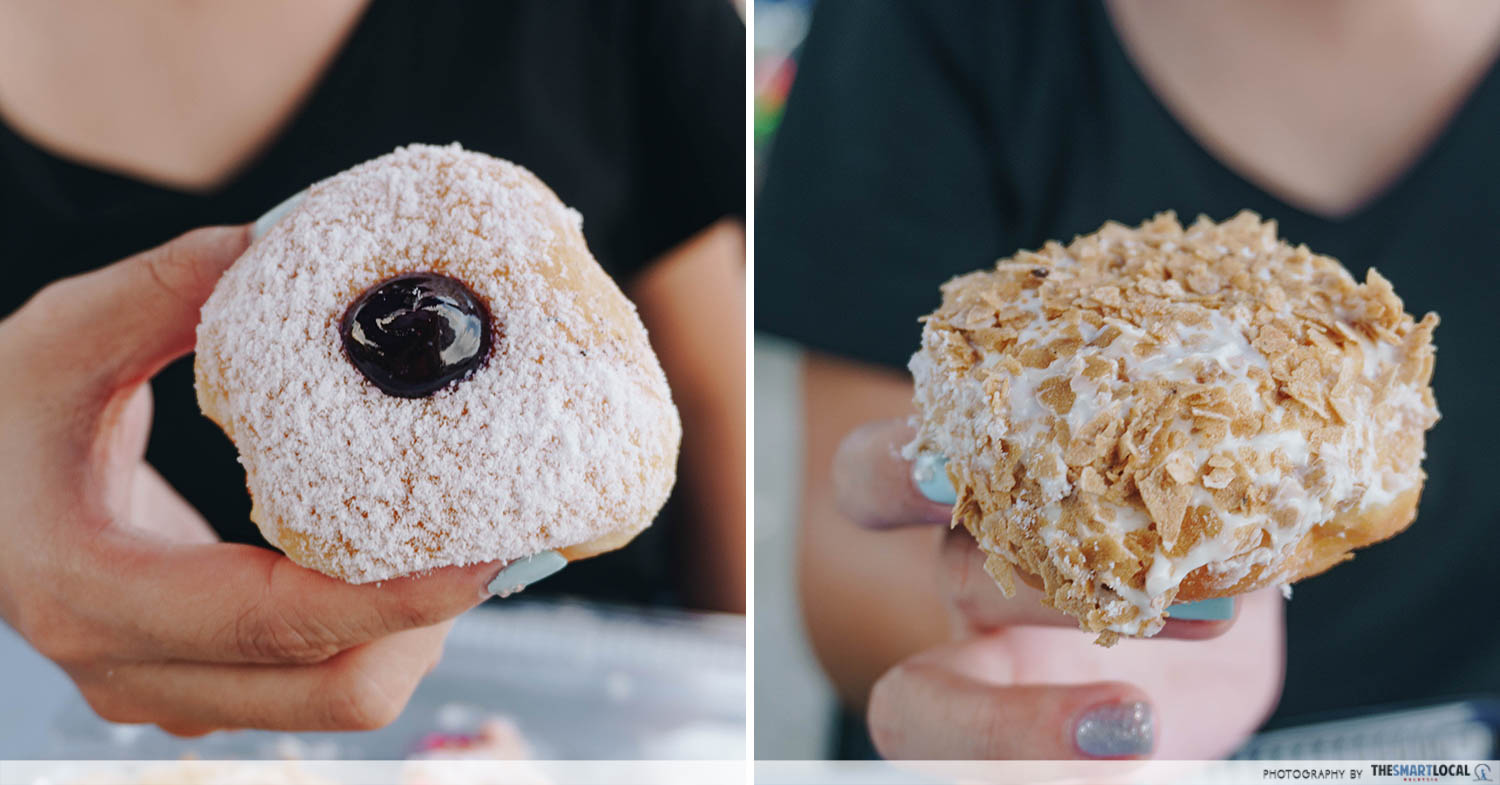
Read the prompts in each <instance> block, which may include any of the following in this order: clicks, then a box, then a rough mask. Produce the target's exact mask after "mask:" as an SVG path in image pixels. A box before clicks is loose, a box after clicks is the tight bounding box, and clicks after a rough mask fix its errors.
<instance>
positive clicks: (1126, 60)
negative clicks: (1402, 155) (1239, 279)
mask: <svg viewBox="0 0 1500 785" xmlns="http://www.w3.org/2000/svg"><path fill="white" fill-rule="evenodd" d="M1096 10H1097V11H1098V14H1097V20H1096V21H1097V23H1098V26H1099V28H1100V29H1099V30H1098V31H1097V33H1098V34H1099V37H1100V38H1101V39H1103V40H1104V42H1105V46H1106V48H1107V50H1108V51H1107V53H1106V56H1107V57H1109V58H1111V59H1113V60H1114V65H1115V66H1116V67H1118V68H1119V70H1120V71H1121V73H1123V74H1124V75H1125V78H1126V79H1127V80H1128V82H1129V84H1130V86H1131V88H1132V89H1135V90H1138V91H1139V92H1140V93H1141V94H1142V95H1143V96H1144V98H1145V100H1146V102H1147V105H1149V106H1150V107H1151V111H1152V112H1154V113H1156V114H1157V115H1158V116H1159V117H1160V119H1161V120H1162V122H1163V123H1164V125H1166V126H1167V127H1168V128H1170V129H1171V133H1172V134H1174V135H1176V136H1177V137H1178V138H1179V139H1180V140H1181V141H1182V142H1183V143H1184V144H1185V145H1186V146H1187V148H1188V149H1190V150H1192V151H1193V152H1192V154H1193V155H1195V156H1197V157H1199V158H1201V159H1203V160H1204V161H1205V162H1206V163H1207V164H1208V165H1209V166H1210V167H1211V168H1213V169H1214V170H1216V171H1218V172H1219V173H1220V174H1221V175H1222V176H1224V177H1226V178H1228V179H1230V180H1232V181H1233V182H1234V183H1236V184H1237V186H1238V187H1240V188H1242V189H1245V190H1248V191H1250V192H1251V193H1253V194H1255V195H1257V196H1259V197H1260V198H1261V199H1264V200H1267V201H1268V202H1269V203H1271V204H1273V205H1275V206H1276V208H1277V209H1278V210H1280V211H1283V213H1290V214H1294V215H1296V216H1298V217H1299V218H1300V219H1303V220H1307V221H1317V222H1321V223H1324V224H1328V225H1334V226H1349V225H1353V224H1356V223H1360V222H1363V221H1367V220H1370V219H1371V218H1372V216H1378V215H1380V214H1381V213H1383V212H1386V210H1387V209H1388V206H1389V205H1391V204H1399V203H1400V202H1402V201H1403V200H1402V198H1401V197H1402V196H1403V194H1405V192H1406V191H1408V190H1410V189H1411V188H1412V187H1413V184H1414V183H1415V182H1416V181H1418V180H1420V179H1421V177H1422V175H1424V174H1425V173H1426V172H1427V171H1428V170H1429V169H1431V168H1432V167H1433V166H1435V165H1436V163H1437V160H1438V159H1440V158H1442V157H1443V155H1444V153H1446V151H1447V150H1448V148H1450V147H1451V146H1452V144H1453V137H1454V136H1456V135H1457V134H1458V133H1459V131H1460V130H1461V129H1462V128H1464V127H1465V126H1467V125H1468V123H1469V121H1470V119H1471V116H1472V115H1473V114H1474V113H1475V112H1477V111H1478V106H1479V105H1480V104H1481V103H1483V101H1484V100H1485V98H1486V96H1487V95H1488V94H1489V93H1490V92H1491V91H1493V90H1495V89H1497V88H1500V48H1497V51H1496V52H1494V53H1492V54H1491V55H1490V61H1489V63H1488V65H1486V66H1485V68H1484V71H1483V72H1482V73H1481V74H1480V76H1479V78H1478V79H1477V80H1475V82H1474V84H1473V85H1472V86H1470V87H1469V89H1468V91H1467V93H1465V95H1464V96H1463V98H1462V99H1461V100H1460V101H1459V103H1458V104H1457V106H1456V107H1455V108H1454V110H1453V111H1452V112H1450V113H1449V115H1448V117H1447V119H1446V120H1444V121H1443V124H1442V126H1441V128H1440V129H1439V130H1438V132H1437V133H1436V134H1435V135H1433V137H1432V138H1431V139H1430V140H1428V141H1427V142H1426V143H1425V144H1424V145H1423V146H1422V149H1421V150H1420V151H1418V153H1417V154H1416V156H1414V157H1413V158H1412V159H1411V160H1410V162H1408V163H1407V165H1406V166H1404V167H1403V168H1402V169H1401V170H1400V171H1399V172H1397V173H1396V175H1395V176H1393V177H1391V178H1390V179H1389V180H1388V181H1387V182H1386V183H1385V184H1384V185H1382V186H1380V187H1379V188H1377V189H1376V190H1375V191H1373V192H1372V193H1371V194H1369V195H1368V196H1366V197H1365V198H1364V199H1363V200H1361V201H1359V202H1357V203H1356V204H1355V206H1354V207H1353V208H1351V209H1350V210H1348V211H1346V212H1343V213H1339V214H1328V213H1322V212H1318V211H1316V210H1313V209H1310V208H1307V207H1303V206H1301V205H1298V204H1296V203H1294V202H1292V201H1289V200H1288V199H1287V198H1286V197H1284V196H1283V195H1281V194H1280V193H1278V192H1276V191H1273V190H1271V189H1270V188H1268V187H1266V186H1264V185H1261V184H1260V183H1258V182H1256V181H1255V180H1253V179H1251V178H1250V177H1249V176H1247V175H1245V174H1243V173H1242V172H1240V171H1239V170H1238V169H1236V168H1235V167H1234V166H1232V165H1230V164H1229V163H1227V162H1225V161H1224V160H1222V159H1221V158H1219V156H1218V155H1216V154H1215V153H1214V152H1213V151H1212V150H1210V149H1208V147H1207V146H1205V144H1204V143H1203V141H1202V140H1201V139H1199V137H1198V135H1197V134H1195V133H1193V132H1192V130H1190V129H1189V128H1188V127H1187V125H1186V124H1185V123H1184V122H1183V121H1182V120H1181V119H1180V118H1179V117H1178V116H1177V115H1176V114H1175V113H1174V112H1173V111H1172V109H1171V108H1170V107H1169V106H1167V104H1166V102H1165V101H1163V100H1162V98H1161V96H1160V95H1158V94H1157V92H1156V90H1155V89H1154V88H1153V87H1152V86H1151V83H1150V82H1149V81H1147V79H1146V76H1145V74H1144V73H1142V72H1141V70H1140V68H1139V67H1138V66H1137V65H1136V63H1135V60H1134V59H1133V58H1131V56H1130V52H1129V51H1128V50H1127V49H1126V48H1125V42H1124V40H1122V39H1121V37H1120V34H1119V30H1118V29H1117V28H1116V27H1115V23H1114V18H1113V16H1112V15H1111V14H1110V11H1109V8H1108V4H1107V2H1106V0H1096Z"/></svg>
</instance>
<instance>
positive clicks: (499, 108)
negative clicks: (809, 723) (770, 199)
mask: <svg viewBox="0 0 1500 785" xmlns="http://www.w3.org/2000/svg"><path fill="white" fill-rule="evenodd" d="M744 46H745V32H744V26H743V24H742V23H741V22H740V20H739V17H738V16H737V15H736V14H735V12H734V10H733V8H732V7H731V6H730V4H729V3H728V2H727V1H726V2H715V1H714V0H680V1H679V0H655V1H653V2H637V1H636V0H614V1H610V2H605V1H602V0H571V1H570V0H548V1H547V2H539V3H415V2H405V3H403V2H380V1H378V2H375V3H373V4H372V5H371V6H370V8H369V9H368V10H367V11H366V12H365V14H364V16H363V17H362V18H361V20H360V21H359V23H358V25H357V26H356V28H355V29H354V31H353V33H352V34H351V35H350V37H349V39H348V40H347V42H346V43H345V45H344V47H343V49H342V50H341V52H340V53H339V55H338V56H337V58H336V59H335V61H334V62H333V63H332V65H331V66H330V67H329V68H328V69H327V71H326V72H325V73H324V75H323V76H322V78H321V80H320V82H319V83H318V85H317V87H316V88H315V89H314V92H313V93H312V94H311V96H310V98H308V99H307V101H306V103H305V105H304V106H303V107H302V108H301V110H300V111H299V112H298V113H297V114H296V116H295V117H294V118H293V119H292V121H291V122H290V124H289V125H287V126H286V127H285V128H284V129H283V131H282V132H281V133H280V135H279V136H278V137H277V139H276V140H275V141H274V142H273V143H272V144H271V145H270V146H269V147H268V148H267V149H265V150H264V151H263V152H262V153H261V154H260V155H259V156H258V158H257V160H255V161H254V162H253V163H252V164H251V165H250V166H248V167H247V168H246V169H245V170H244V171H243V172H242V173H240V174H239V175H237V176H236V177H234V178H233V179H232V180H231V181H230V182H228V183H227V184H225V185H223V186H221V187H219V188H216V189H213V190H212V191H211V192H208V193H201V194H200V193H188V192H184V191H180V190H176V189H172V188H166V187H159V186H156V185H152V184H150V183H146V182H142V181H140V180H137V179H134V178H131V177H126V176H120V175H117V174H112V173H109V172H105V171H101V170H99V169H96V168H93V167H89V166H83V165H79V164H77V163H74V162H70V161H67V160H64V159H62V158H60V157H57V156H54V155H51V154H49V153H48V152H46V151H45V150H43V149H41V148H39V147H38V146H36V145H35V144H32V143H31V142H29V141H28V140H26V139H23V138H21V137H19V136H18V135H16V134H15V132H14V131H13V130H11V129H9V128H7V127H5V125H4V124H3V123H0V208H3V209H0V236H3V237H4V238H5V246H6V250H5V252H4V253H3V255H0V260H3V264H4V270H5V274H6V286H4V287H3V288H0V314H8V313H10V312H11V311H12V310H14V309H15V308H16V307H17V306H19V305H21V303H22V302H24V301H25V300H26V298H27V297H29V296H30V295H31V294H32V293H33V292H35V291H36V290H37V289H38V288H40V287H42V286H44V285H45V284H47V283H48V282H50V281H53V280H56V279H58V278H61V277H63V276H67V275H71V274H74V273H79V272H83V271H85V270H89V269H91V268H94V267H98V266H100V265H103V264H107V263H109V262H112V261H114V260H116V259H120V258H122V257H124V256H128V255H130V254H132V253H134V252H136V251H140V250H142V249H145V248H148V247H151V246H154V245H157V244H159V243H162V242H164V241H166V240H168V239H170V238H172V237H174V236H176V235H177V234H180V233H182V232H184V231H186V230H188V229H191V228H193V227H196V226H202V225H205V224H216V223H242V222H247V221H252V220H254V219H255V218H256V217H257V216H259V215H260V214H261V213H262V212H264V211H265V210H267V209H269V208H270V207H271V206H272V205H274V204H276V203H277V202H279V201H280V200H281V199H283V198H284V197H286V196H288V195H290V194H292V193H294V192H296V191H298V190H300V189H301V188H303V187H304V186H306V185H309V184H311V183H312V182H314V181H316V180H319V179H322V178H324V177H327V176H329V175H332V174H335V173H337V172H339V171H341V170H343V169H346V168H348V167H350V166H352V165H354V164H357V163H359V162H361V161H364V160H366V159H369V158H373V157H375V156H378V155H382V154H384V153H388V152H390V151H391V150H393V149H394V148H396V147H397V146H399V145H402V144H406V143H409V142H430V143H439V144H445V143H447V142H452V141H457V142H460V143H462V144H463V145H464V146H465V147H466V148H469V149H472V150H478V151H481V152H486V153H490V154H493V155H498V156H501V157H504V158H508V159H511V160H513V161H516V162H517V163H520V164H522V165H524V166H526V167H527V168H529V169H531V170H532V171H533V172H535V173H536V174H537V175H538V176H540V177H541V178H542V179H543V180H545V181H546V182H547V183H548V185H550V186H551V187H552V189H553V190H554V191H556V192H557V194H558V196H559V197H561V198H562V200H563V201H564V202H566V203H568V204H569V205H571V206H573V207H575V208H577V209H578V211H579V212H580V213H582V214H583V216H584V234H585V235H586V237H587V240H588V243H589V247H590V248H591V249H592V250H593V252H594V255H595V256H596V257H597V258H598V260H599V262H600V264H602V265H603V266H604V268H605V269H606V270H608V271H609V273H610V274H611V275H612V276H614V277H615V279H616V280H618V281H620V282H621V283H628V282H629V281H630V279H631V278H632V277H633V276H634V275H636V274H637V273H638V272H640V270H641V269H642V268H644V267H645V266H646V265H647V264H649V263H650V262H651V261H652V260H653V259H654V258H655V257H657V256H658V255H659V254H661V253H662V252H664V251H666V250H668V249H669V248H671V247H672V246H673V245H675V244H677V243H678V242H680V241H682V240H684V239H686V238H688V237H689V236H691V235H692V234H694V233H695V232H696V231H698V230H699V229H702V228H703V227H705V226H707V225H708V224H710V223H712V222H714V221H715V220H717V219H719V218H722V217H724V216H728V215H739V216H743V213H744V183H745V179H744V178H745V175H744V172H745V158H744V123H745V110H744V100H743V95H744V74H745V70H744ZM152 388H153V392H154V394H155V398H156V414H155V421H154V424H153V427H152V433H151V440H150V444H149V447H148V449H147V458H148V459H149V460H150V462H151V463H152V464H153V465H154V466H155V467H156V468H157V469H158V470H159V471H160V472H161V474H162V475H163V476H165V477H166V479H167V480H168V481H169V482H170V483H171V484H172V485H173V486H175V487H176V488H177V489H178V490H179V491H181V492H182V494H183V496H184V497H186V498H187V500H188V501H189V502H191V503H192V504H193V505H194V506H195V507H197V508H198V509H199V510H200V511H201V512H202V513H203V514H204V516H205V517H206V518H207V519H208V520H209V521H210V522H211V523H212V524H213V525H214V526H215V527H217V528H218V529H219V530H220V532H221V534H222V535H224V536H225V538H226V539H231V540H236V541H240V542H259V543H263V540H261V539H260V537H259V534H258V533H257V532H256V531H255V528H254V526H253V525H252V524H250V522H249V511H250V500H249V496H248V494H247V493H246V490H245V475H244V470H243V469H242V468H241V467H240V466H239V465H238V464H237V463H236V462H235V450H234V447H233V445H232V444H231V443H230V442H229V440H228V439H227V438H225V436H224V435H223V434H222V433H220V432H219V430H218V428H217V427H216V426H214V425H213V423H211V422H209V421H208V419H206V418H204V417H203V416H202V415H201V414H199V412H198V407H197V404H196V403H195V401H194V398H193V375H192V363H191V359H184V360H181V361H179V362H176V363H174V364H172V365H171V366H169V367H168V368H167V369H166V370H164V371H163V372H162V373H161V374H160V375H159V376H158V377H157V378H156V379H155V381H154V382H153V384H152ZM677 507H678V506H677V505H675V504H669V506H668V511H669V513H670V511H673V510H675V509H677ZM676 517H677V516H676V515H672V514H664V515H663V516H662V519H661V520H659V521H658V525H657V526H654V527H652V528H651V529H648V530H647V533H646V534H643V535H642V537H641V538H640V539H639V541H637V542H636V543H633V544H632V545H631V546H630V547H627V548H625V549H623V550H621V551H619V552H616V553H613V554H608V555H605V556H601V557H598V558H596V559H591V560H588V561H586V562H581V563H579V564H577V565H573V566H572V567H570V568H569V569H567V570H564V571H563V572H561V573H559V574H558V575H557V576H555V577H553V578H551V579H549V580H547V581H544V582H542V583H540V584H538V586H537V590H540V591H573V592H581V593H589V594H595V595H599V596H604V597H610V598H615V599H623V600H634V601H639V602H662V601H668V602H669V601H671V600H672V598H673V595H674V588H675V587H674V581H673V576H674V575H675V574H676V573H677V571H676V570H674V569H673V561H672V558H671V550H672V547H673V543H672V530H673V528H674V520H673V519H675V518H676Z"/></svg>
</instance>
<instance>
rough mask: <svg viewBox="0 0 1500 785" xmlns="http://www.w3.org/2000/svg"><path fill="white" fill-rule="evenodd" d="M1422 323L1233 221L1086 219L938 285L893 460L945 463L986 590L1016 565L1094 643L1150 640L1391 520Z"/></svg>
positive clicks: (1402, 491) (1424, 343) (1411, 501)
mask: <svg viewBox="0 0 1500 785" xmlns="http://www.w3.org/2000/svg"><path fill="white" fill-rule="evenodd" d="M1436 326H1437V316H1436V315H1435V314H1428V315H1427V316H1426V317H1424V318H1423V319H1422V320H1421V321H1420V322H1417V321H1415V320H1414V319H1413V318H1412V317H1411V316H1410V315H1408V314H1407V313H1405V311H1404V310H1403V307H1402V304H1401V301H1400V300H1399V299H1398V298H1397V297H1396V295H1395V293H1394V292H1393V291H1392V289H1391V285H1390V283H1389V282H1388V281H1386V279H1384V278H1382V277H1381V276H1380V274H1379V273H1377V272H1375V271H1374V270H1373V269H1372V270H1370V271H1369V273H1368V275H1367V277H1366V280H1365V283H1363V284H1358V283H1356V282H1355V281H1354V279H1353V278H1352V277H1351V276H1350V275H1349V273H1348V272H1347V271H1346V270H1345V269H1344V268H1343V267H1342V266H1340V265H1339V263H1338V262H1337V261H1335V260H1333V259H1331V258H1329V257H1326V256H1319V255H1317V254H1314V253H1312V252H1310V251H1309V250H1308V249H1307V248H1306V246H1298V247H1295V248H1294V247H1292V246H1290V245H1288V244H1286V243H1285V242H1282V241H1281V240H1280V239H1278V237H1277V234H1276V225H1275V223H1274V222H1270V221H1262V220H1261V219H1260V217H1259V216H1257V215H1255V214H1253V213H1250V212H1241V213H1240V214H1238V215H1236V216H1235V217H1234V218H1232V219H1230V220H1228V221H1225V222H1224V223H1222V224H1215V223H1213V222H1212V221H1210V220H1208V219H1207V218H1202V217H1200V218H1199V219H1198V221H1197V222H1196V223H1194V224H1193V225H1192V226H1190V227H1188V228H1186V229H1184V228H1183V227H1182V226H1181V225H1180V224H1178V222H1177V219H1176V216H1175V215H1172V214H1170V213H1166V214H1162V215H1158V216H1156V217H1155V218H1154V219H1152V220H1150V221H1147V222H1146V223H1144V224H1142V225H1141V226H1140V227H1138V228H1134V229H1132V228H1128V227H1125V226H1122V225H1120V224H1116V223H1108V224H1105V225H1104V226H1103V227H1102V228H1101V229H1100V230H1099V231H1097V232H1095V233H1094V234H1090V235H1087V236H1083V237H1079V238H1077V239H1076V240H1074V241H1073V243H1072V244H1070V245H1068V246H1063V245H1061V244H1059V243H1055V242H1053V243H1048V244H1047V245H1046V246H1044V247H1043V248H1042V249H1041V250H1039V251H1036V252H1030V251H1023V252H1020V253H1018V254H1016V255H1015V256H1014V257H1011V258H1009V259H1005V260H1002V261H1000V262H999V263H998V264H997V265H996V267H995V268H994V269H993V270H985V271H979V272H974V273H970V274H968V275H964V276H960V277H958V278H955V279H953V280H951V281H949V282H948V283H947V284H945V285H944V286H943V302H942V305H941V306H940V307H939V308H938V310H937V311H936V312H934V313H933V314H931V315H930V316H928V317H926V319H925V325H924V327H923V330H922V348H921V349H920V350H919V351H918V352H917V353H916V354H915V355H914V356H913V357H912V360H911V364H910V368H911V371H912V374H913V376H914V377H915V382H916V404H917V408H918V410H919V412H920V417H919V421H918V426H919V430H918V435H917V438H916V440H915V441H914V442H913V443H912V444H911V445H909V446H908V448H907V454H908V457H911V456H915V455H916V454H918V453H921V452H936V453H940V454H943V455H946V456H947V457H948V474H949V479H950V480H951V481H952V483H953V487H954V488H955V489H957V490H958V494H959V498H958V503H957V504H956V505H955V507H954V515H953V524H954V525H955V526H956V525H959V524H962V525H964V526H965V527H966V528H968V530H969V531H970V532H972V533H973V535H974V537H975V539H976V540H977V541H978V543H979V546H980V547H981V548H982V549H983V550H984V551H985V552H986V553H987V554H988V556H989V558H988V559H987V562H986V568H987V570H988V571H989V572H990V573H991V575H992V577H994V578H995V580H996V581H997V582H998V583H999V584H1000V586H1001V588H1002V589H1005V590H1006V591H1007V593H1009V591H1010V590H1011V589H1012V588H1013V586H1014V584H1013V583H1012V581H1013V575H1012V570H1013V569H1019V570H1020V572H1021V575H1022V577H1023V578H1026V579H1028V580H1038V579H1039V582H1040V583H1041V585H1042V588H1043V590H1044V592H1045V595H1046V602H1047V603H1048V604H1049V605H1052V606H1053V607H1055V608H1057V609H1059V610H1061V611H1063V612H1066V613H1068V614H1070V615H1072V616H1074V617H1076V618H1077V619H1078V620H1079V623H1080V626H1081V627H1082V628H1083V629H1086V630H1089V631H1092V632H1096V633H1099V642H1100V643H1101V644H1104V645H1110V644H1112V643H1114V642H1115V641H1116V640H1117V639H1118V638H1119V636H1121V635H1128V636H1149V635H1153V634H1155V633H1156V632H1157V631H1159V630H1160V629H1161V626H1162V624H1163V623H1164V621H1165V619H1164V616H1163V613H1164V611H1165V610H1166V608H1167V606H1169V605H1171V604H1172V603H1174V602H1189V601H1195V600H1200V599H1207V598H1210V597H1222V596H1230V595H1234V594H1239V593H1242V592H1245V591H1249V590H1252V589H1256V588H1260V587H1264V586H1271V585H1277V584H1283V585H1284V584H1289V583H1291V582H1292V581H1295V580H1298V579H1300V578H1303V577H1307V576H1310V575H1313V574H1316V573H1318V572H1322V571H1323V570H1325V569H1327V568H1329V567H1331V566H1333V565H1334V564H1337V563H1338V562H1340V561H1343V560H1345V559H1347V558H1350V556H1349V552H1350V551H1351V550H1352V549H1353V548H1356V547H1361V546H1364V545H1368V544H1370V543H1372V542H1376V541H1378V540H1381V539H1385V538H1387V537H1390V536H1393V535H1394V534H1396V533H1397V532H1399V531H1401V530H1402V529H1404V528H1405V527H1406V526H1407V525H1409V524H1410V522H1411V520H1412V519H1413V518H1414V517H1415V510H1416V500H1417V497H1418V495H1419V494H1420V491H1421V486H1422V482H1423V480H1424V479H1425V475H1424V474H1423V472H1422V469H1421V461H1422V458H1423V456H1424V453H1423V438H1424V432H1425V431H1426V430H1427V429H1428V428H1430V427H1432V425H1433V424H1434V423H1435V422H1436V421H1437V419H1438V412H1437V408H1436V404H1435V402H1434V400H1433V395H1432V390H1431V388H1430V387H1429V386H1428V384H1429V381H1430V379H1431V377H1432V367H1433V346H1432V332H1433V329H1434V328H1435V327H1436Z"/></svg>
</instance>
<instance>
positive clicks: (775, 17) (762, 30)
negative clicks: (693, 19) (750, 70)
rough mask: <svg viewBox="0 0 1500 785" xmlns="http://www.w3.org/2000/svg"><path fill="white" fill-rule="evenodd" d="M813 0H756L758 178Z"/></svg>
mask: <svg viewBox="0 0 1500 785" xmlns="http://www.w3.org/2000/svg"><path fill="white" fill-rule="evenodd" d="M812 6H813V0H756V3H755V169H756V181H757V182H759V180H760V171H761V162H762V161H764V160H765V155H764V152H765V151H766V149H767V146H768V144H769V143H770V140H771V137H772V136H773V135H774V134H775V132H776V127H777V126H778V125H779V124H780V123H781V112H782V109H783V107H785V106H786V96H787V93H788V92H790V91H791V89H792V80H793V78H794V77H795V76H796V73H797V61H796V53H797V47H798V46H799V45H801V43H802V39H803V37H804V36H806V35H807V22H808V17H809V16H810V15H811V13H812Z"/></svg>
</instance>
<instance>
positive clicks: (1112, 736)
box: [1073, 701, 1155, 758]
mask: <svg viewBox="0 0 1500 785" xmlns="http://www.w3.org/2000/svg"><path fill="white" fill-rule="evenodd" d="M1073 740H1074V741H1075V742H1076V743H1077V744H1078V751H1079V752H1082V753H1083V754H1084V755H1087V756H1089V757H1091V758H1123V757H1127V756H1131V755H1146V754H1149V753H1150V752H1151V747H1152V745H1153V743H1154V741H1155V736H1154V734H1153V732H1152V728H1151V705H1150V704H1148V703H1145V702H1143V701H1132V702H1130V703H1109V704H1105V705H1103V706H1096V707H1094V708H1092V709H1090V710H1089V711H1088V712H1087V713H1086V714H1084V715H1083V716H1082V717H1080V718H1079V719H1078V727H1077V728H1076V729H1075V730H1074V731H1073Z"/></svg>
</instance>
